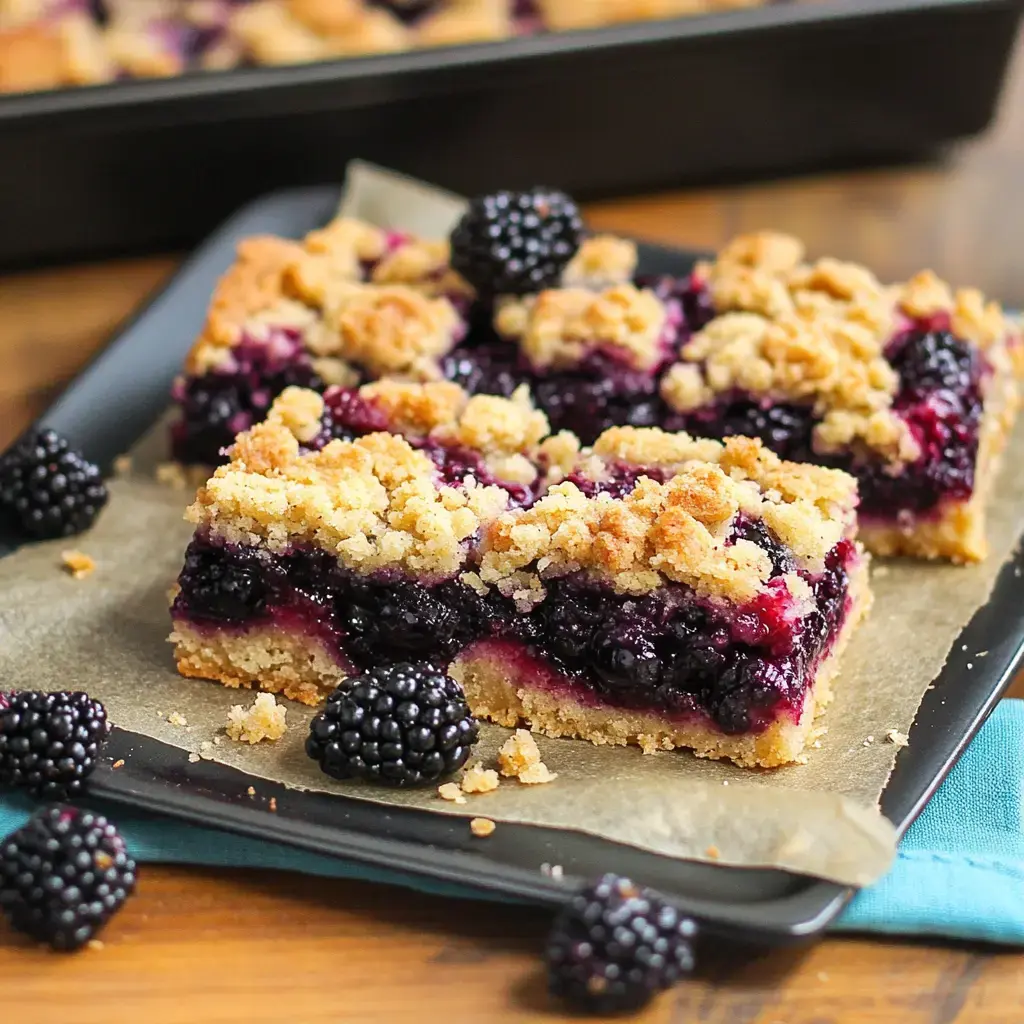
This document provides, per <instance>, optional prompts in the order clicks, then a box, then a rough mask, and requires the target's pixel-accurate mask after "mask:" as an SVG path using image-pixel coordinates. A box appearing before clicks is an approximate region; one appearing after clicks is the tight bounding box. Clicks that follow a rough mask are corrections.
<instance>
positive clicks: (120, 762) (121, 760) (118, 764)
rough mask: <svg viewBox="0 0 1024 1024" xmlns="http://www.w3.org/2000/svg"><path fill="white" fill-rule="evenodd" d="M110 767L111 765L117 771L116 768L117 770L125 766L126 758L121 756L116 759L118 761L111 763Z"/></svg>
mask: <svg viewBox="0 0 1024 1024" xmlns="http://www.w3.org/2000/svg"><path fill="white" fill-rule="evenodd" d="M110 767H111V768H112V769H114V770H115V771H116V770H117V769H118V768H123V767H124V758H123V757H121V758H118V760H116V761H115V762H114V763H113V764H112V765H111V766H110Z"/></svg>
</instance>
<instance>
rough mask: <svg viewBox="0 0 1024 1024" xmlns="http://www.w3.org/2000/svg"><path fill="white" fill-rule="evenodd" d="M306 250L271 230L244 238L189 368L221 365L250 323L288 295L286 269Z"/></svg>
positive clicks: (215, 297) (218, 291) (212, 305)
mask: <svg viewBox="0 0 1024 1024" xmlns="http://www.w3.org/2000/svg"><path fill="white" fill-rule="evenodd" d="M300 252H301V249H300V247H299V246H298V244H297V243H295V242H289V241H287V240H285V239H283V238H275V237H273V236H271V235H265V236H259V237H255V238H247V239H245V240H244V241H242V242H239V244H238V250H237V258H236V260H235V262H234V263H233V264H232V266H231V268H230V269H229V270H228V271H227V273H226V274H224V275H223V276H222V277H221V279H220V281H219V282H218V283H217V288H216V290H215V291H214V293H213V298H212V299H211V300H210V308H209V310H208V311H207V314H206V323H205V324H204V325H203V329H202V331H201V332H200V335H199V338H198V339H197V340H196V343H195V344H194V345H193V346H192V350H191V352H189V354H188V358H187V359H186V362H185V370H186V372H188V373H190V374H195V375H199V374H203V373H206V372H207V371H208V370H210V369H212V368H213V367H215V366H218V365H220V364H221V363H222V362H223V361H224V360H225V359H226V358H228V356H229V353H228V351H227V350H229V349H230V348H231V346H233V345H235V344H236V343H237V342H238V340H239V338H240V337H241V335H242V329H243V325H244V324H245V322H246V321H247V320H249V319H250V318H251V317H254V316H256V315H257V314H259V313H264V312H266V311H267V310H268V309H270V308H272V307H273V306H275V305H277V304H278V303H279V302H280V300H282V299H284V298H285V297H286V296H285V294H284V285H283V276H284V272H285V270H286V268H287V267H288V266H290V264H291V263H292V261H293V260H294V259H295V258H296V256H297V254H299V253H300Z"/></svg>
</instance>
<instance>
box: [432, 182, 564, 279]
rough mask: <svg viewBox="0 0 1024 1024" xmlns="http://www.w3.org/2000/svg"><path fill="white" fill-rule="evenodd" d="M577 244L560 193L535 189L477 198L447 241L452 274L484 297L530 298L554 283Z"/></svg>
mask: <svg viewBox="0 0 1024 1024" xmlns="http://www.w3.org/2000/svg"><path fill="white" fill-rule="evenodd" d="M582 239H583V219H582V217H581V216H580V212H579V209H578V208H577V206H576V204H575V202H573V200H572V199H570V198H569V196H567V195H566V194H565V193H564V192H556V191H554V190H552V189H545V188H536V189H533V190H532V191H529V192H495V193H493V194H491V195H486V196H481V197H479V198H477V199H474V200H473V201H472V202H471V203H470V204H469V209H468V210H467V211H466V213H465V214H464V215H463V217H462V220H460V221H459V223H458V224H457V225H456V227H455V230H454V231H453V232H452V236H451V247H452V256H451V265H452V269H453V270H456V271H457V272H458V273H459V274H461V275H462V276H463V277H464V278H465V279H466V280H467V281H468V282H469V283H470V284H471V285H472V286H473V287H474V288H475V289H476V290H477V292H478V293H479V294H480V295H481V296H483V297H485V298H490V297H493V296H496V295H530V294H533V293H534V292H539V291H542V290H543V289H545V288H552V287H555V286H556V285H557V284H558V283H559V279H560V278H561V276H562V271H563V270H564V269H565V267H566V264H568V262H569V260H571V259H572V258H573V256H574V255H575V254H576V250H577V249H578V248H579V247H580V242H581V241H582Z"/></svg>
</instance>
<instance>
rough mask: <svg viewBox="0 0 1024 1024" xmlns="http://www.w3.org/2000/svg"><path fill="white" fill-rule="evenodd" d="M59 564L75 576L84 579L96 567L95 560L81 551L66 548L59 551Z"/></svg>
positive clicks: (77, 578)
mask: <svg viewBox="0 0 1024 1024" xmlns="http://www.w3.org/2000/svg"><path fill="white" fill-rule="evenodd" d="M60 561H61V565H63V566H64V568H65V569H66V570H67V571H68V572H69V573H70V574H71V575H72V576H74V577H75V579H76V580H81V579H85V577H86V576H88V575H89V574H90V573H91V572H93V571H94V570H95V568H96V562H95V561H94V559H92V558H91V557H90V556H89V555H87V554H85V553H84V552H82V551H75V550H68V551H62V552H61V553H60Z"/></svg>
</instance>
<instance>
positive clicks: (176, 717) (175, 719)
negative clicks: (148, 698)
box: [167, 711, 188, 727]
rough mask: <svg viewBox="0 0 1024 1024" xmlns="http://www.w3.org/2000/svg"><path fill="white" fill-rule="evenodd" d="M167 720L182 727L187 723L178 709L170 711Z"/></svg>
mask: <svg viewBox="0 0 1024 1024" xmlns="http://www.w3.org/2000/svg"><path fill="white" fill-rule="evenodd" d="M167 721H168V722H170V723H171V725H177V726H182V727H184V726H186V725H188V719H187V718H186V717H185V716H184V715H183V714H182V713H181V712H180V711H172V712H171V713H170V714H169V715H168V716H167Z"/></svg>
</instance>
